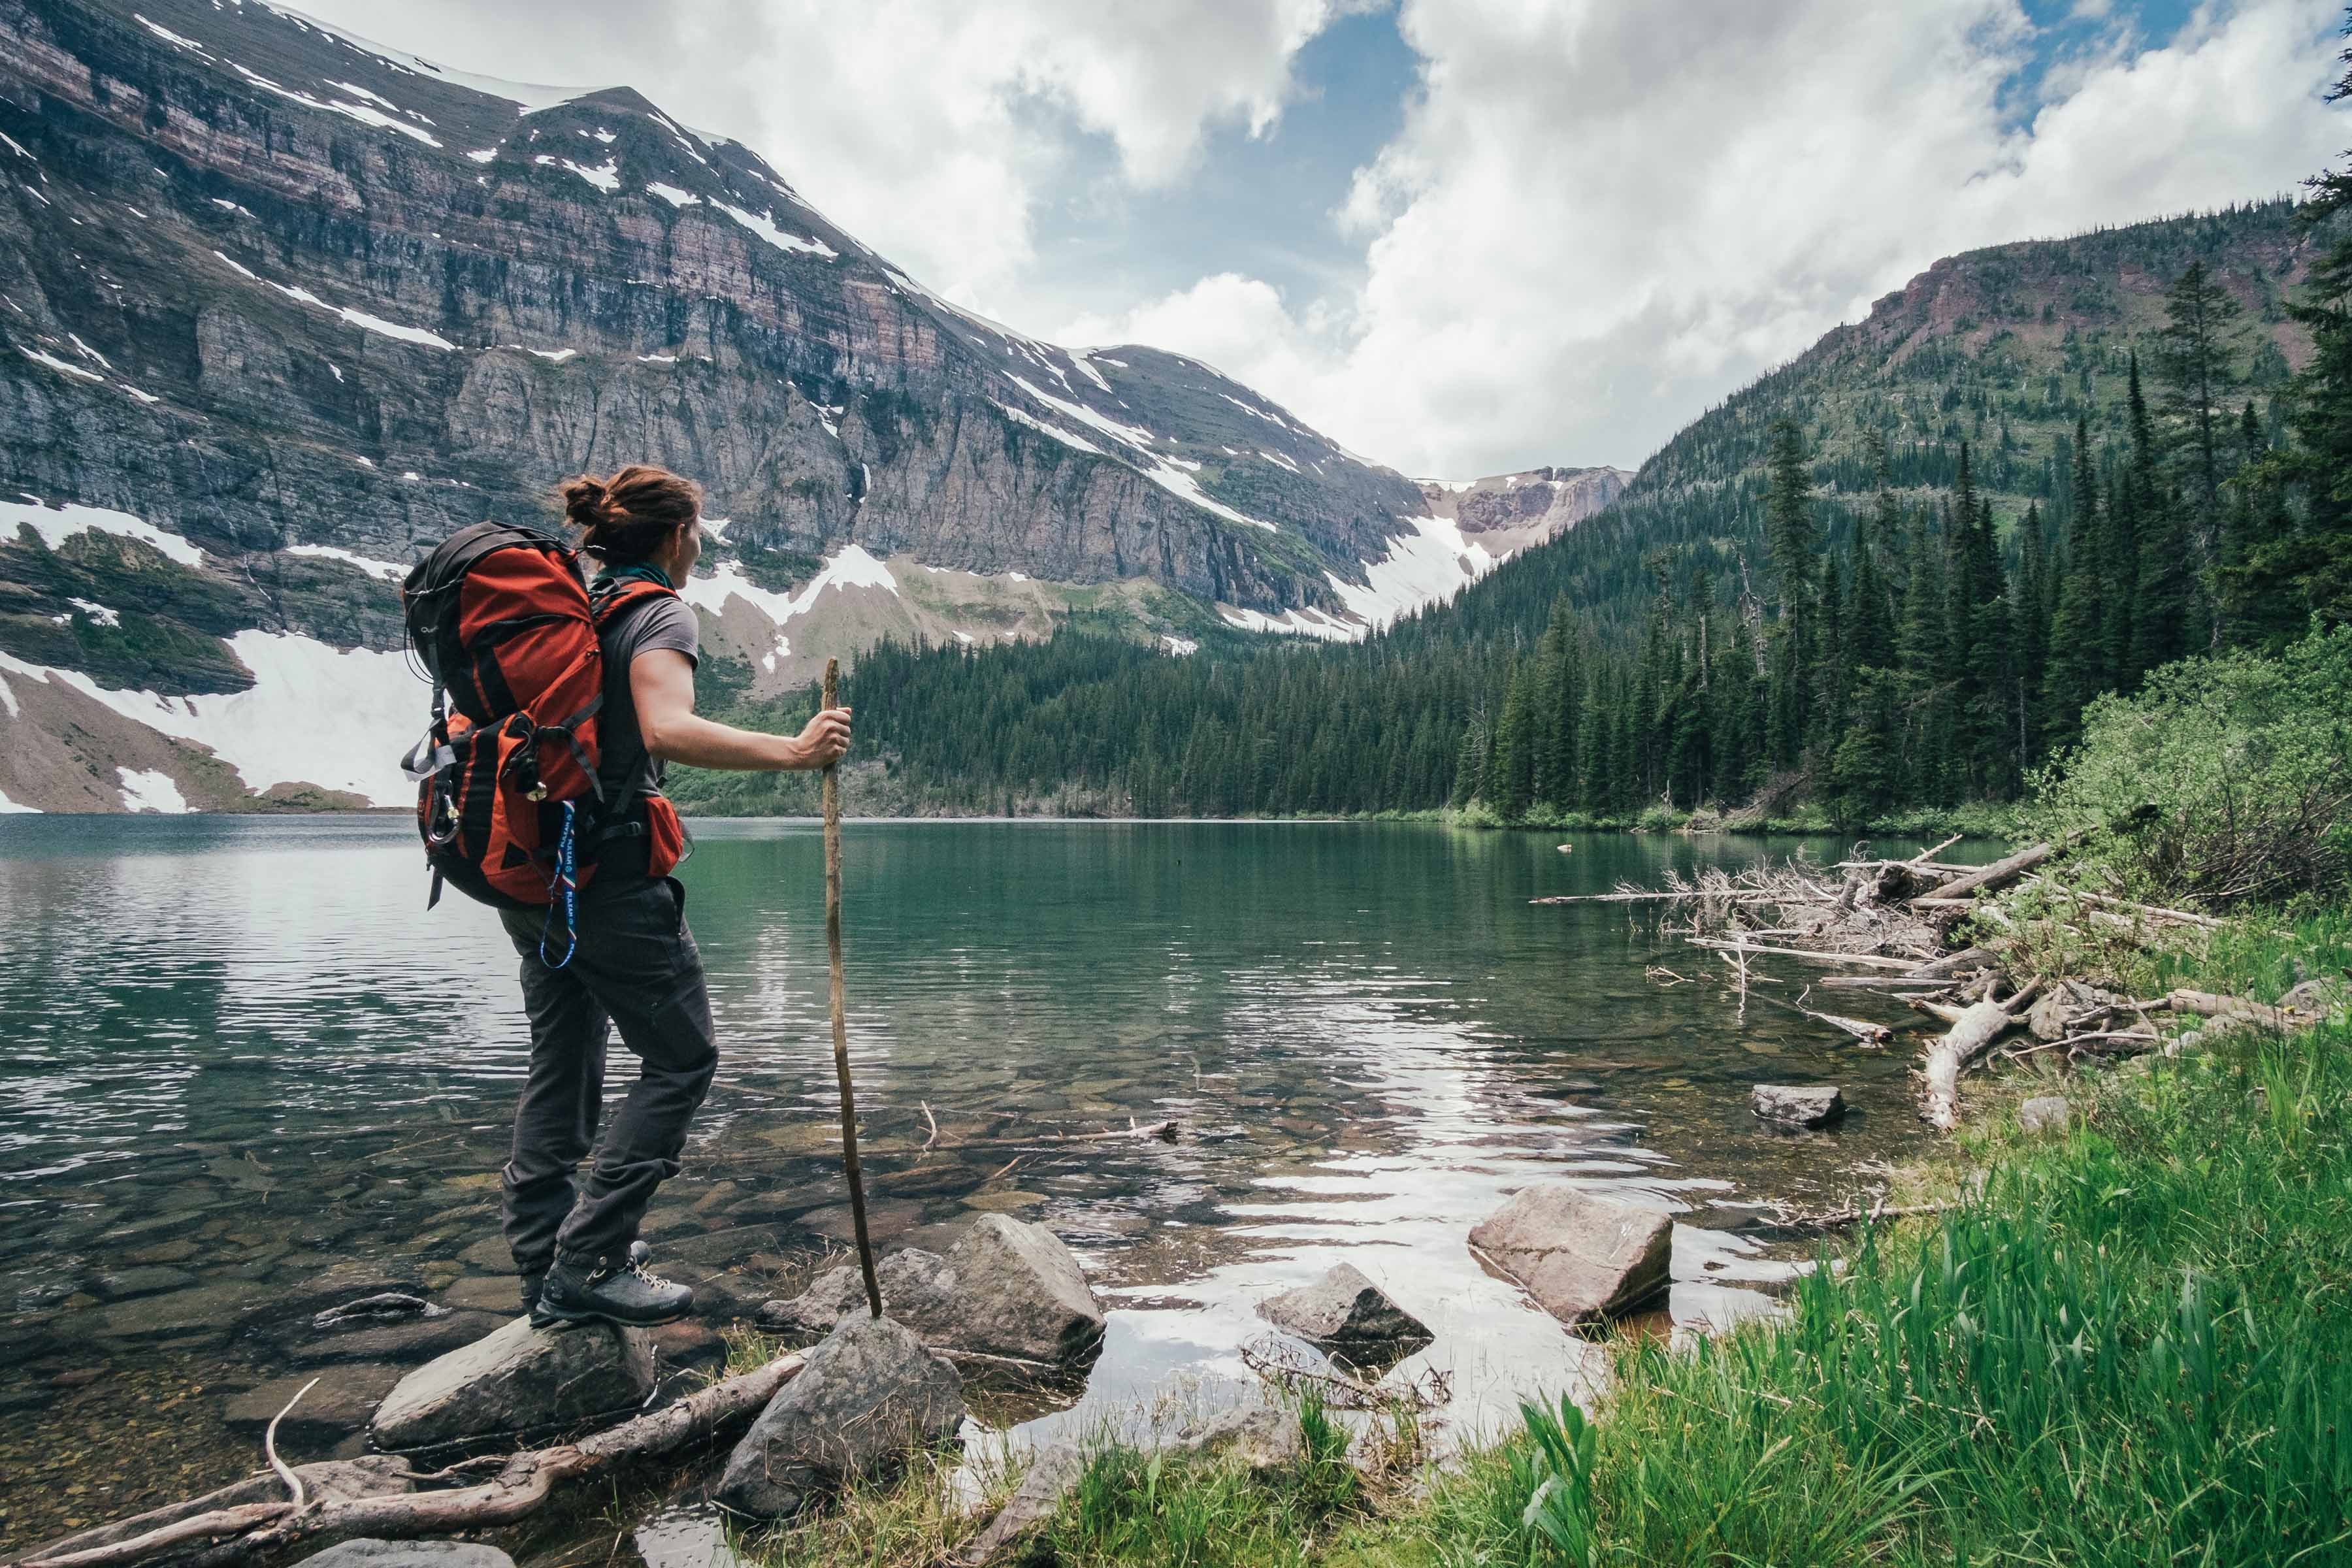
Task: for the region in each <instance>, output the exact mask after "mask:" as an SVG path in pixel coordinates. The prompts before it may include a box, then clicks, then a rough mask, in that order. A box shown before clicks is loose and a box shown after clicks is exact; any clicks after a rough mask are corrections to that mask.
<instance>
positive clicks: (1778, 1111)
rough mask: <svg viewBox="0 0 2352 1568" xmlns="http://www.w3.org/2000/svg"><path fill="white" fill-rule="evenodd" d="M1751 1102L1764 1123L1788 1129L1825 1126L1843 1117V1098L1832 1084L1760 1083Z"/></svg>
mask: <svg viewBox="0 0 2352 1568" xmlns="http://www.w3.org/2000/svg"><path fill="white" fill-rule="evenodd" d="M1751 1103H1753V1104H1754V1106H1755V1108H1756V1114H1757V1115H1759V1116H1760V1117H1762V1118H1763V1119H1764V1120H1765V1121H1777V1122H1780V1123H1781V1124H1782V1125H1783V1126H1788V1127H1826V1126H1828V1125H1829V1124H1830V1123H1831V1122H1832V1121H1836V1120H1837V1119H1838V1118H1839V1117H1841V1116H1843V1115H1844V1114H1845V1095H1844V1093H1843V1091H1842V1090H1841V1089H1839V1088H1838V1086H1837V1085H1835V1084H1833V1083H1822V1084H1781V1083H1759V1084H1758V1085H1757V1086H1756V1092H1755V1094H1754V1095H1753V1097H1752V1100H1751Z"/></svg>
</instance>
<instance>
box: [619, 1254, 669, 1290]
mask: <svg viewBox="0 0 2352 1568" xmlns="http://www.w3.org/2000/svg"><path fill="white" fill-rule="evenodd" d="M617 1272H619V1273H622V1274H634V1275H635V1276H636V1277H637V1278H638V1279H642V1280H644V1281H645V1282H646V1284H648V1285H650V1286H652V1287H653V1288H654V1289H656V1290H667V1289H669V1288H670V1282H669V1281H668V1280H667V1279H663V1278H662V1277H661V1276H660V1275H658V1274H656V1273H655V1272H654V1271H653V1270H652V1269H650V1268H646V1260H645V1259H644V1258H630V1259H628V1260H627V1261H626V1262H625V1263H623V1264H622V1265H621V1267H620V1268H619V1269H618V1270H617Z"/></svg>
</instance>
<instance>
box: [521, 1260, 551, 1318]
mask: <svg viewBox="0 0 2352 1568" xmlns="http://www.w3.org/2000/svg"><path fill="white" fill-rule="evenodd" d="M546 1283H547V1270H546V1269H544V1268H527V1269H525V1270H523V1275H522V1281H521V1284H522V1310H524V1311H526V1312H529V1311H534V1310H537V1309H538V1307H539V1292H540V1290H541V1288H542V1287H544V1286H545V1285H546Z"/></svg>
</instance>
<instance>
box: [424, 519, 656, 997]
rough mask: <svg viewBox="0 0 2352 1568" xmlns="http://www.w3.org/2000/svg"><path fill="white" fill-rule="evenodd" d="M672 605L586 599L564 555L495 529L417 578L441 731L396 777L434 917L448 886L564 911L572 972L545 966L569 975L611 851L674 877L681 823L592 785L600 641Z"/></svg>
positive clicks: (429, 735) (429, 564)
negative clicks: (579, 930) (630, 850)
mask: <svg viewBox="0 0 2352 1568" xmlns="http://www.w3.org/2000/svg"><path fill="white" fill-rule="evenodd" d="M664 595H668V596H671V597H675V596H676V595H675V593H674V591H673V590H671V589H669V588H666V587H663V586H662V585H661V584H658V583H650V582H646V581H644V580H642V579H632V580H630V581H627V582H624V583H621V584H617V585H611V586H606V587H600V588H599V589H598V590H597V591H596V592H595V593H594V594H593V595H592V594H591V593H590V591H589V589H588V588H587V586H586V585H585V584H583V581H582V578H581V572H580V563H579V558H578V556H577V555H576V553H575V552H573V551H572V548H571V547H570V546H568V545H566V544H564V543H563V542H562V541H560V540H557V539H554V538H552V537H551V536H549V535H547V534H544V533H540V532H538V531H534V530H531V529H528V528H517V527H514V526H511V525H509V524H506V523H498V522H481V523H476V524H475V525H474V526H473V527H471V528H467V529H461V530H459V531H457V532H456V533H454V534H452V535H450V536H449V538H448V539H447V540H446V541H444V542H442V544H441V547H440V548H439V549H437V550H436V551H434V552H433V553H432V554H431V555H428V556H426V557H425V560H423V561H422V562H420V563H417V565H416V566H415V569H414V570H412V571H411V572H410V573H409V574H408V578H407V581H406V582H405V583H404V584H402V587H401V605H402V608H403V610H404V613H405V615H406V617H407V622H408V640H409V643H410V645H411V646H412V647H415V650H416V655H417V658H419V659H421V660H422V661H423V662H424V665H425V673H426V674H427V675H429V676H430V677H431V678H432V680H433V719H432V726H431V728H429V729H428V730H426V731H425V738H424V739H423V740H421V741H419V742H417V743H416V745H415V748H414V749H412V750H411V751H410V752H409V753H408V755H407V757H406V758H405V759H404V763H403V765H404V767H405V768H406V770H407V773H408V776H409V777H411V778H413V779H415V781H416V784H417V790H416V826H417V831H418V832H419V833H420V834H422V835H423V837H424V839H425V858H426V860H427V861H428V862H430V863H431V865H432V867H433V891H432V894H431V897H430V898H429V899H428V900H426V905H425V907H426V908H428V909H429V908H431V907H432V906H433V905H434V904H436V903H438V902H439V901H440V898H441V885H442V883H443V882H444V881H448V882H453V883H455V884H457V887H458V888H459V889H462V890H463V891H465V892H467V893H468V894H470V895H472V896H473V897H474V898H477V899H478V900H481V901H482V902H484V903H487V904H493V905H496V906H498V907H499V908H501V909H544V910H547V911H548V918H549V922H550V924H551V925H552V923H553V921H554V919H555V916H556V913H557V911H558V910H561V911H562V920H563V931H564V933H565V937H566V945H565V948H564V953H563V957H562V959H560V960H558V959H549V960H548V963H550V965H551V967H554V968H559V969H560V968H562V966H563V964H564V963H567V962H569V961H570V959H571V957H572V942H571V940H570V939H571V937H572V931H573V929H574V928H573V924H572V920H573V915H574V912H575V909H576V904H577V900H578V895H579V893H580V890H581V889H583V888H585V887H586V886H587V885H588V882H589V880H590V879H591V878H593V876H594V874H595V870H596V859H597V854H598V850H599V848H600V847H601V846H602V845H603V844H604V843H605V842H606V841H608V840H609V839H611V838H614V837H620V836H623V835H631V834H635V833H638V832H643V833H644V834H645V835H646V837H647V838H648V841H649V842H648V844H647V854H646V866H647V869H648V870H649V871H650V872H651V873H652V874H653V875H655V876H656V877H660V876H667V874H668V873H669V871H670V869H671V868H673V867H674V866H676V865H677V861H678V858H679V857H680V856H681V855H682V854H683V853H684V852H685V847H686V831H685V827H684V826H683V825H682V824H681V823H680V822H679V821H678V816H677V808H676V807H675V806H673V805H670V803H669V802H668V801H667V799H665V798H664V797H663V796H661V795H659V794H656V793H655V792H654V791H652V790H651V789H649V788H646V783H647V781H646V779H645V778H643V777H640V778H637V779H633V780H631V781H630V787H629V788H627V789H625V790H624V791H623V792H622V794H621V797H620V798H619V799H616V800H611V801H608V800H606V799H605V798H604V791H603V789H602V788H601V787H600V786H599V784H598V783H597V778H596V769H597V763H598V761H599V759H600V757H601V754H602V753H601V752H600V750H599V748H598V745H597V723H596V717H597V710H599V709H601V708H603V707H604V648H603V646H602V643H601V640H600V638H601V637H603V636H604V635H606V634H608V633H609V632H610V630H611V629H612V628H613V627H614V626H616V625H618V624H619V621H620V619H621V617H622V616H625V615H626V614H628V613H629V612H630V611H632V610H634V609H635V608H637V607H638V606H640V605H644V604H646V603H648V602H650V601H651V600H654V599H656V598H660V597H662V596H664ZM638 798H643V799H644V801H645V803H646V810H645V816H644V820H643V822H642V823H641V824H640V823H639V822H638V821H636V820H635V815H634V810H633V808H634V806H635V801H636V800H637V799H638ZM541 957H542V958H545V957H546V947H545V941H544V937H543V936H542V939H541Z"/></svg>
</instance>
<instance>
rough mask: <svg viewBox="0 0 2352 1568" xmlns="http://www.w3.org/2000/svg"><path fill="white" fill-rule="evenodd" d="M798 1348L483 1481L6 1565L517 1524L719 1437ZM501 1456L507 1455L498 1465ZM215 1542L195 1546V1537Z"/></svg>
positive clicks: (242, 1511) (789, 1374) (117, 1560)
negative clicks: (566, 1491) (553, 1500)
mask: <svg viewBox="0 0 2352 1568" xmlns="http://www.w3.org/2000/svg"><path fill="white" fill-rule="evenodd" d="M802 1363H803V1357H802V1355H801V1354H799V1353H798V1352H794V1353H793V1354H791V1355H787V1356H780V1357H778V1358H777V1359H776V1360H774V1361H772V1362H770V1363H768V1364H767V1365H765V1366H762V1367H759V1368H757V1369H755V1370H753V1371H751V1372H747V1373H739V1374H738V1375H736V1376H734V1377H730V1378H726V1379H723V1380H721V1381H720V1382H718V1383H714V1384H711V1385H710V1386H709V1388H706V1389H702V1390H700V1391H699V1392H698V1393H695V1394H688V1396H687V1397H686V1398H684V1399H681V1400H679V1401H678V1402H677V1404H675V1405H670V1406H668V1407H667V1408H666V1409H662V1410H656V1411H655V1412H653V1413H652V1414H651V1415H639V1416H637V1417H635V1419H633V1420H628V1421H624V1422H622V1423H621V1424H620V1425H619V1426H613V1427H608V1428H606V1429H605V1430H604V1431H602V1432H598V1433H595V1434H593V1435H592V1436H586V1437H583V1438H582V1439H581V1440H580V1441H579V1442H577V1443H567V1444H561V1445H558V1446H557V1447H551V1448H536V1449H531V1450H528V1451H526V1452H523V1453H520V1454H513V1455H509V1457H508V1458H507V1459H506V1460H505V1462H504V1463H503V1464H502V1465H501V1466H500V1468H499V1472H498V1474H497V1475H495V1476H493V1477H492V1478H491V1479H489V1480H488V1481H485V1482H483V1483H481V1484H480V1485H478V1486H470V1487H457V1488H453V1489H449V1490H446V1491H428V1492H400V1493H394V1494H390V1495H384V1496H374V1497H352V1498H314V1499H310V1500H308V1501H307V1502H303V1503H299V1504H298V1503H297V1502H295V1501H292V1500H289V1501H285V1502H270V1503H246V1504H242V1505H240V1506H238V1507H235V1508H227V1509H221V1510H215V1511H214V1512H211V1513H204V1514H197V1515H195V1516H194V1517H192V1518H188V1519H183V1520H179V1521H175V1522H173V1523H171V1524H166V1525H163V1526H162V1527H161V1528H159V1529H156V1530H152V1531H147V1532H145V1533H143V1534H140V1535H134V1536H131V1538H129V1539H127V1540H122V1541H117V1542H110V1543H107V1544H105V1545H100V1546H93V1547H89V1548H86V1549H84V1550H80V1551H58V1550H57V1548H58V1547H59V1546H64V1545H66V1544H67V1542H58V1543H55V1545H53V1546H50V1547H36V1548H34V1549H33V1550H32V1551H31V1552H27V1553H26V1554H25V1555H23V1556H21V1557H18V1558H15V1559H13V1560H11V1561H10V1562H9V1563H6V1564H5V1565H0V1568H128V1565H130V1564H134V1563H152V1562H156V1561H159V1560H162V1559H163V1558H166V1557H169V1558H174V1559H180V1560H184V1561H185V1562H186V1563H189V1564H190V1568H231V1565H237V1568H242V1565H246V1564H260V1563H275V1562H279V1561H283V1560H284V1559H285V1558H287V1557H288V1556H289V1555H290V1554H292V1552H294V1550H295V1549H296V1548H298V1547H317V1546H320V1545H324V1544H328V1543H330V1542H333V1541H348V1540H351V1539H352V1538H354V1537H357V1536H376V1537H383V1538H385V1539H389V1540H395V1541H406V1540H414V1539H415V1538H416V1537H419V1536H427V1535H455V1534H457V1533H459V1532H460V1531H474V1530H486V1529H491V1528H495V1527H497V1526H499V1525H505V1524H511V1523H513V1522H514V1521H517V1520H519V1519H521V1518H522V1517H524V1516H525V1515H526V1514H529V1513H530V1512H531V1511H532V1510H535V1509H537V1508H538V1507H539V1506H540V1505H541V1504H542V1503H544V1502H545V1501H547V1500H548V1499H549V1498H550V1497H551V1496H553V1495H554V1493H555V1491H556V1490H557V1489H558V1488H560V1487H563V1486H567V1485H570V1484H572V1483H573V1482H577V1481H580V1480H583V1479H587V1478H590V1477H593V1476H595V1475H598V1474H601V1473H604V1472H605V1471H608V1470H613V1469H615V1468H619V1467H620V1466H622V1465H624V1464H628V1463H634V1462H636V1461H639V1460H644V1459H652V1458H661V1457H663V1456H665V1455H667V1454H672V1453H675V1452H677V1450H679V1449H681V1448H685V1447H690V1446H692V1445H694V1444H697V1443H700V1442H703V1441H705V1440H707V1439H709V1438H710V1437H713V1436H718V1435H719V1433H721V1432H723V1431H725V1430H726V1429H727V1428H729V1427H730V1426H735V1425H738V1424H740V1423H741V1422H746V1421H749V1420H750V1419H751V1417H753V1416H754V1415H758V1414H759V1413H760V1412H761V1410H762V1409H763V1408H765V1407H766V1405H767V1403H768V1401H769V1400H770V1399H771V1398H772V1397H774V1395H775V1392H776V1390H777V1389H779V1388H781V1387H782V1386H783V1385H784V1384H786V1383H789V1382H790V1381H792V1379H793V1378H794V1377H796V1376H798V1375H799V1373H800V1370H801V1366H802ZM488 1462H491V1463H496V1462H497V1461H495V1460H493V1461H488ZM205 1541H209V1542H213V1543H214V1544H212V1545H210V1546H206V1547H204V1548H202V1549H201V1550H198V1551H196V1552H186V1551H185V1550H184V1549H185V1548H186V1547H187V1545H188V1544H189V1543H190V1542H205Z"/></svg>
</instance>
